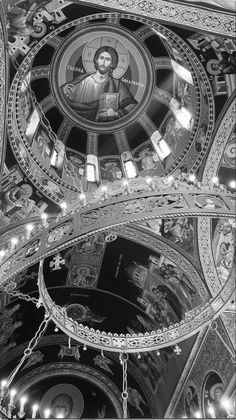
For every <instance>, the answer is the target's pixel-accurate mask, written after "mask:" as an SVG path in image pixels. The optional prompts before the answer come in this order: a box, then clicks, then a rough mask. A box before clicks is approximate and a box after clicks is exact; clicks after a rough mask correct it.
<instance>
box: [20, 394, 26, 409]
mask: <svg viewBox="0 0 236 420" xmlns="http://www.w3.org/2000/svg"><path fill="white" fill-rule="evenodd" d="M26 401H27V397H25V396H23V397H21V399H20V413H24V408H25V403H26Z"/></svg>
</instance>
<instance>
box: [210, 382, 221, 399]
mask: <svg viewBox="0 0 236 420" xmlns="http://www.w3.org/2000/svg"><path fill="white" fill-rule="evenodd" d="M216 388H221V389H222V392H224V385H223V384H222V383H221V382H219V383H217V384H214V385H212V387H211V389H210V396H211V398H212V400H214V399H215V390H216Z"/></svg>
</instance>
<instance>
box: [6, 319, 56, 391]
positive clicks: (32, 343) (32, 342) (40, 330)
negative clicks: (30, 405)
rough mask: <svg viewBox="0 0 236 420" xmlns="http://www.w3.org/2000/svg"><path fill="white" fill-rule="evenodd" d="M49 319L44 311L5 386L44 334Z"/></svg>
mask: <svg viewBox="0 0 236 420" xmlns="http://www.w3.org/2000/svg"><path fill="white" fill-rule="evenodd" d="M49 321H50V316H49V314H48V313H45V315H44V319H43V321H42V322H41V324H40V325H39V328H38V330H37V331H36V333H35V335H34V337H33V338H31V340H30V342H29V344H28V346H27V347H26V349H25V350H24V353H23V356H22V358H21V360H20V362H19V363H18V365H17V366H16V367H15V369H14V370H13V372H12V373H11V374H10V375H9V377H8V379H7V386H8V387H9V385H10V384H11V382H12V381H13V379H14V377H15V375H16V374H17V372H18V370H19V369H20V367H21V366H22V365H23V363H24V361H25V359H27V357H29V356H30V355H31V354H32V352H33V349H34V348H35V347H36V345H37V344H38V342H39V340H40V339H41V337H42V335H43V334H44V332H45V330H46V328H47V326H48V323H49Z"/></svg>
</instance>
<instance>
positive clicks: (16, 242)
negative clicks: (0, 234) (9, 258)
mask: <svg viewBox="0 0 236 420" xmlns="http://www.w3.org/2000/svg"><path fill="white" fill-rule="evenodd" d="M18 242H19V240H18V238H16V237H14V238H11V251H13V249H14V248H15V246H16V245H17V244H18Z"/></svg>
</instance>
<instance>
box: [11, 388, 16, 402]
mask: <svg viewBox="0 0 236 420" xmlns="http://www.w3.org/2000/svg"><path fill="white" fill-rule="evenodd" d="M15 395H16V389H11V391H10V404H13V402H14V397H15Z"/></svg>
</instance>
